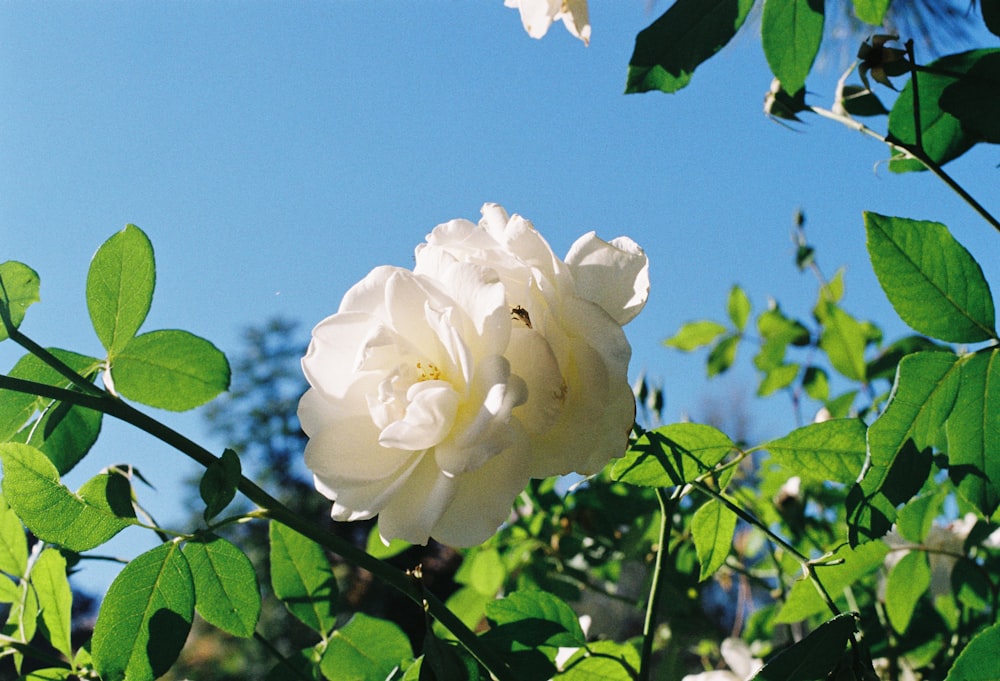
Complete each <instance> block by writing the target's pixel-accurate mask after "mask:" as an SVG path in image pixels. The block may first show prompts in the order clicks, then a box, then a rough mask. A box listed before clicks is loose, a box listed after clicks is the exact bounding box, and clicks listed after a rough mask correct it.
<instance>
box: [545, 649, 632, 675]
mask: <svg viewBox="0 0 1000 681" xmlns="http://www.w3.org/2000/svg"><path fill="white" fill-rule="evenodd" d="M640 665H641V661H640V658H639V653H638V652H637V651H636V649H635V648H633V647H632V646H630V645H628V644H627V643H617V642H615V641H591V642H590V643H588V644H587V647H586V648H581V649H580V650H578V651H577V652H576V653H574V654H573V656H572V657H571V658H570V659H569V660H567V661H566V664H565V666H564V669H565V671H564V672H563V673H562V674H560V675H559V676H558V677H557V678H558V679H559V681H633V679H635V678H637V675H638V669H639V667H640Z"/></svg>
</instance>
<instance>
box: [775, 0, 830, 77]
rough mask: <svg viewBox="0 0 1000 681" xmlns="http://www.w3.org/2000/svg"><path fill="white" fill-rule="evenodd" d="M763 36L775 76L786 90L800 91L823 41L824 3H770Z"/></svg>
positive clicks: (816, 0)
mask: <svg viewBox="0 0 1000 681" xmlns="http://www.w3.org/2000/svg"><path fill="white" fill-rule="evenodd" d="M760 35H761V43H762V45H763V47H764V56H765V57H766V58H767V63H768V65H769V66H770V67H771V73H773V74H774V76H775V77H776V78H777V79H778V81H779V82H780V83H781V87H782V89H783V90H785V91H786V92H798V91H799V90H801V89H802V88H803V86H804V85H805V83H806V76H808V75H809V69H811V68H812V64H813V61H814V60H815V59H816V54H817V53H818V52H819V44H820V42H822V40H823V0H767V1H766V2H765V3H764V12H763V16H762V17H761V27H760Z"/></svg>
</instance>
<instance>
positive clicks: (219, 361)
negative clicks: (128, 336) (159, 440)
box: [111, 330, 229, 411]
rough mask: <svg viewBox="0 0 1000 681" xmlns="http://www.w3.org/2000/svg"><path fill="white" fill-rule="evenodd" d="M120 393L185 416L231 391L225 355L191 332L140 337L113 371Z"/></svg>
mask: <svg viewBox="0 0 1000 681" xmlns="http://www.w3.org/2000/svg"><path fill="white" fill-rule="evenodd" d="M111 376H112V378H113V379H114V385H115V389H116V390H117V391H118V392H119V393H121V394H122V395H124V396H125V397H127V398H129V399H131V400H135V401H136V402H141V403H142V404H147V405H149V406H151V407H158V408H160V409H169V410H170V411H185V410H187V409H193V408H195V407H198V406H201V405H202V404H205V403H206V402H208V401H209V400H211V399H212V398H213V397H215V396H216V395H218V394H219V393H221V392H222V391H224V390H226V389H227V388H228V387H229V362H228V361H227V360H226V356H225V355H224V354H222V352H221V351H219V349H218V348H216V347H215V346H214V345H212V344H211V343H209V342H208V341H207V340H205V339H204V338H200V337H198V336H195V335H194V334H190V333H188V332H187V331H177V330H165V331H151V332H150V333H144V334H142V335H141V336H136V337H135V338H133V339H132V340H131V341H129V343H128V345H126V346H125V347H124V348H123V349H122V350H121V352H120V353H119V355H118V356H117V357H116V358H115V360H114V363H113V364H112V366H111Z"/></svg>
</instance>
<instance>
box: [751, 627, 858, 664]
mask: <svg viewBox="0 0 1000 681" xmlns="http://www.w3.org/2000/svg"><path fill="white" fill-rule="evenodd" d="M854 629H855V622H854V615H853V613H845V614H843V615H837V616H836V617H834V618H833V619H831V620H829V621H827V622H824V623H823V624H821V625H820V626H818V627H817V628H816V630H815V631H813V632H811V633H810V634H809V635H808V636H806V637H805V638H804V639H802V640H801V641H799V642H797V643H796V644H795V645H793V646H792V647H790V648H786V649H785V650H783V651H781V653H780V654H779V655H777V656H776V657H775V658H773V659H772V660H770V661H769V662H768V663H767V664H766V665H764V666H763V667H762V668H761V670H760V671H759V672H757V674H756V675H754V677H753V679H755V681H823V680H824V679H826V678H827V677H828V676H829V675H830V672H832V671H833V670H834V669H835V668H836V667H837V664H838V663H839V662H840V658H841V657H842V656H843V654H844V647H845V646H846V645H847V642H848V641H849V640H850V638H851V635H852V634H853V633H854Z"/></svg>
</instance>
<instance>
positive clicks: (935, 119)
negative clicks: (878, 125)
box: [889, 50, 995, 173]
mask: <svg viewBox="0 0 1000 681" xmlns="http://www.w3.org/2000/svg"><path fill="white" fill-rule="evenodd" d="M994 51H995V50H972V51H970V52H962V53H959V54H951V55H948V56H946V57H942V58H940V59H937V60H935V61H933V62H931V63H930V64H929V65H928V68H929V69H932V70H933V69H936V70H938V71H941V72H945V73H928V72H923V73H919V74H917V77H918V78H919V79H920V80H919V95H920V129H921V131H922V140H923V146H924V152H925V153H926V154H927V156H928V157H929V158H930V159H931V160H932V161H934V162H935V163H937V164H938V165H944V164H945V163H947V162H948V161H950V160H952V159H954V158H957V157H959V156H961V155H962V154H964V153H965V152H966V151H968V150H969V149H970V148H971V147H972V146H973V145H974V144H975V143H976V142H978V141H979V136H978V135H977V134H975V133H974V132H972V131H969V130H967V129H966V128H965V127H964V126H963V125H962V122H961V121H960V120H958V119H957V118H955V117H954V116H952V115H951V114H950V113H948V112H946V111H944V110H942V108H941V105H940V100H941V95H942V94H943V93H944V91H945V88H947V87H948V86H949V85H951V84H952V83H954V82H956V81H957V80H958V79H959V78H960V75H958V74H963V73H965V72H967V71H968V70H969V69H971V68H972V67H973V66H974V65H975V64H976V62H978V61H979V59H980V57H982V56H983V55H986V54H989V53H990V52H994ZM946 74H948V75H946ZM889 137H890V138H892V139H896V140H899V141H901V142H903V143H905V144H910V145H914V144H916V142H917V136H916V125H915V124H914V116H913V82H912V80H911V82H908V83H907V84H906V86H905V87H904V88H903V91H902V92H901V93H900V94H899V97H898V98H897V99H896V103H895V104H894V105H893V107H892V111H891V112H889ZM889 170H892V171H893V172H897V173H904V172H907V171H911V170H926V166H924V164H923V163H921V162H920V161H917V160H916V159H911V158H905V157H901V156H895V157H893V159H892V160H891V161H890V162H889Z"/></svg>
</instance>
